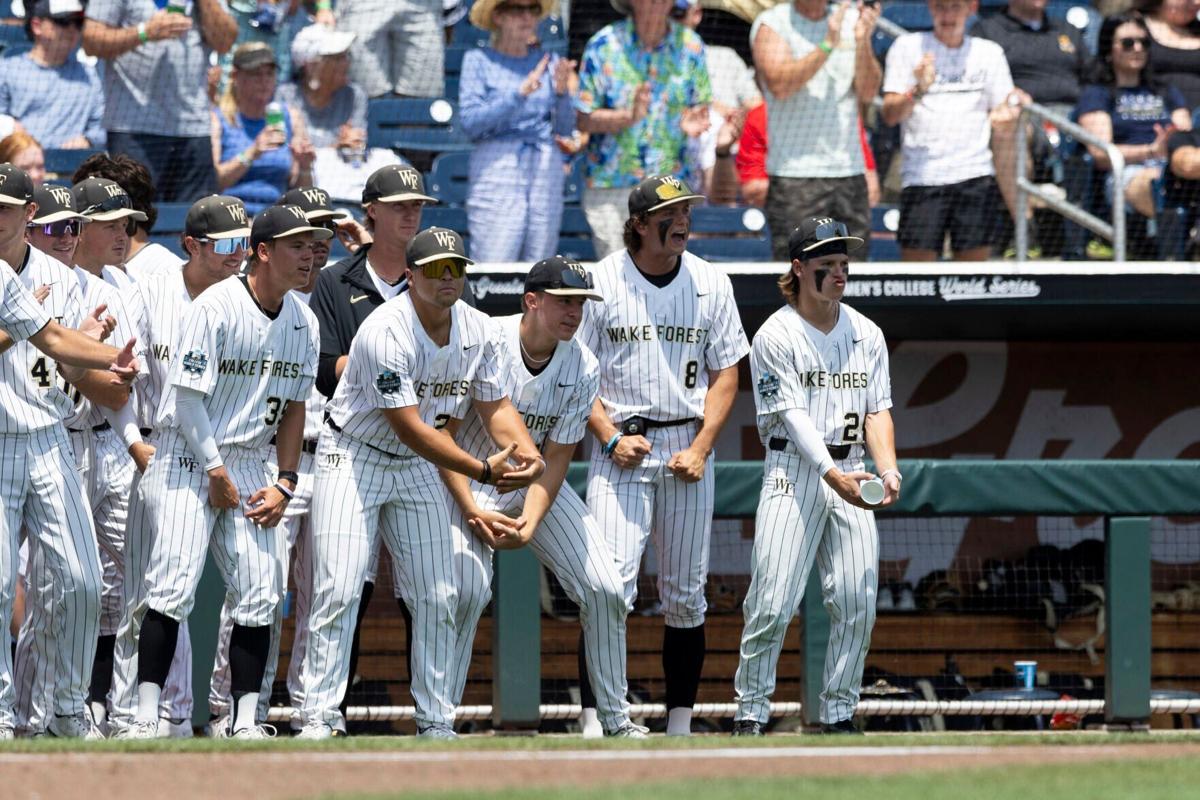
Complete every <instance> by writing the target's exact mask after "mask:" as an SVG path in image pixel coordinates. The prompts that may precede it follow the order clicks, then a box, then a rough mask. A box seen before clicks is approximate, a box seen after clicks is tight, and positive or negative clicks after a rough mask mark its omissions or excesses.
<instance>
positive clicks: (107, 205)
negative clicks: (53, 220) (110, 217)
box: [79, 194, 133, 217]
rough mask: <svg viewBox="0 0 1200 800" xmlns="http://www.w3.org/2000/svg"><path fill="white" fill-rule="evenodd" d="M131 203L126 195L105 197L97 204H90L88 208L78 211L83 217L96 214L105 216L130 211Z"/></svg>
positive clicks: (131, 208)
mask: <svg viewBox="0 0 1200 800" xmlns="http://www.w3.org/2000/svg"><path fill="white" fill-rule="evenodd" d="M132 210H133V202H132V201H131V200H130V199H129V195H127V194H118V195H113V196H112V197H106V198H104V199H103V200H101V201H100V202H99V203H92V204H91V205H90V206H87V207H86V208H83V209H81V210H80V211H79V213H80V214H83V215H84V216H85V217H89V216H95V215H96V214H107V213H108V212H110V211H132Z"/></svg>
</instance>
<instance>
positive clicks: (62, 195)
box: [0, 175, 71, 206]
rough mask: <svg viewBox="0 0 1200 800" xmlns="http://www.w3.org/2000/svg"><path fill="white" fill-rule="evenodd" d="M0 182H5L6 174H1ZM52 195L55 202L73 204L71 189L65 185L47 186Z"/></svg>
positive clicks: (66, 204)
mask: <svg viewBox="0 0 1200 800" xmlns="http://www.w3.org/2000/svg"><path fill="white" fill-rule="evenodd" d="M0 183H4V176H3V175H0ZM45 188H46V190H47V191H48V192H50V196H51V197H53V198H54V202H56V203H58V204H59V205H64V206H70V205H71V190H70V189H68V188H66V187H65V186H47V187H45Z"/></svg>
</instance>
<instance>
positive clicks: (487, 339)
mask: <svg viewBox="0 0 1200 800" xmlns="http://www.w3.org/2000/svg"><path fill="white" fill-rule="evenodd" d="M450 313H451V315H452V318H451V322H450V341H449V342H447V344H446V346H445V347H438V346H437V345H436V344H434V343H433V340H432V339H430V338H429V335H428V334H427V333H426V332H425V328H424V326H423V325H422V324H421V320H419V319H418V318H417V312H416V309H414V308H413V304H412V296H411V295H410V294H409V293H408V292H405V293H404V294H401V295H398V296H396V297H394V298H392V299H391V300H388V301H387V302H386V303H384V304H383V305H381V306H379V308H377V309H375V310H374V311H373V312H371V316H369V317H367V319H366V321H365V322H363V324H362V327H361V328H359V329H358V333H357V334H356V335H355V336H354V341H352V342H351V343H350V353H349V354H348V360H347V361H346V370H345V372H344V373H343V374H342V380H341V381H340V382H338V387H337V391H336V392H334V394H333V397H332V398H331V399H330V401H329V415H330V417H331V418H332V419H333V422H334V424H336V425H337V426H338V427H339V428H341V429H342V431H343V432H344V433H345V434H346V435H347V436H350V437H351V438H353V439H357V440H358V441H360V442H363V443H365V444H368V445H370V446H371V447H374V448H377V449H379V450H384V451H386V452H389V453H394V454H396V455H398V456H410V455H415V454H414V453H413V452H412V450H410V449H409V448H408V447H406V446H404V445H403V444H401V443H400V440H399V439H397V438H396V434H395V433H394V432H393V431H392V427H391V425H389V424H388V421H387V418H385V417H384V415H383V412H382V411H381V410H380V409H384V408H406V407H408V406H417V407H418V409H419V410H420V414H421V419H422V420H423V421H424V422H425V423H426V424H427V425H432V426H434V427H435V428H442V427H444V426H445V425H446V423H447V422H449V421H450V419H451V418H454V419H462V418H463V417H464V416H465V415H466V413H467V404H468V403H469V402H470V401H471V400H472V399H475V400H483V401H485V402H486V401H491V400H499V399H501V398H503V397H505V396H506V395H505V393H504V388H503V387H502V386H501V384H500V376H499V367H498V358H497V352H496V349H497V348H496V341H495V339H496V337H495V334H494V331H493V329H492V324H491V320H490V319H489V317H488V316H487V315H486V314H484V313H483V312H481V311H477V310H475V309H474V308H471V307H470V306H469V305H467V304H466V303H464V302H462V301H461V300H460V301H458V302H457V303H455V304H454V306H453V307H452V308H451V309H450Z"/></svg>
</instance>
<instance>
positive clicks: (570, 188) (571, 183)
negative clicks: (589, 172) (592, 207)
mask: <svg viewBox="0 0 1200 800" xmlns="http://www.w3.org/2000/svg"><path fill="white" fill-rule="evenodd" d="M583 159H584V156H583V155H577V156H575V158H574V159H572V160H571V171H570V172H568V173H567V179H566V180H565V181H564V182H563V202H564V203H568V204H575V205H578V204H579V203H582V202H583V181H584V177H583Z"/></svg>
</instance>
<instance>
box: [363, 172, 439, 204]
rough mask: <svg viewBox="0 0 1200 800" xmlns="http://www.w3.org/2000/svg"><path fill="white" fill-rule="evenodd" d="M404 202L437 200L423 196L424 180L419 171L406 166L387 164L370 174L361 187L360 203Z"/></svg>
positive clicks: (430, 201) (431, 201)
mask: <svg viewBox="0 0 1200 800" xmlns="http://www.w3.org/2000/svg"><path fill="white" fill-rule="evenodd" d="M405 200H424V201H425V202H427V203H436V202H437V199H436V198H433V197H430V196H429V195H427V194H425V179H424V178H423V177H421V171H420V170H418V169H414V168H413V167H411V166H409V165H408V164H388V165H387V166H386V167H380V168H379V169H377V170H375V171H374V172H372V173H371V177H369V178H367V185H366V186H364V187H363V193H362V201H363V205H364V206H365V205H366V204H367V203H402V202H404V201H405Z"/></svg>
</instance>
